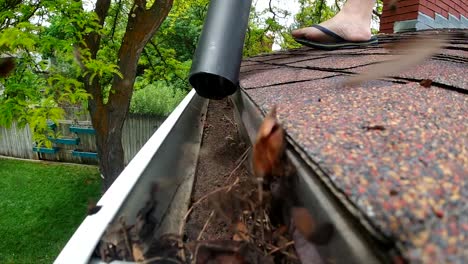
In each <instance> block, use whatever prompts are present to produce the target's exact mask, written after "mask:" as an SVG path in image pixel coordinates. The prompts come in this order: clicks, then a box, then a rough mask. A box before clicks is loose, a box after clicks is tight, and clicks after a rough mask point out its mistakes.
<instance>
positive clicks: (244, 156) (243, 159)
mask: <svg viewBox="0 0 468 264" xmlns="http://www.w3.org/2000/svg"><path fill="white" fill-rule="evenodd" d="M250 148H251V147H248V148H247V149H246V150H245V152H244V153H243V154H242V155H241V160H240V161H239V163H238V164H237V166H236V167H235V168H234V169H233V170H232V171H231V173H230V174H229V176H228V177H227V178H226V182H227V181H229V179H231V177H232V175H234V172H236V171H237V170H238V169H239V168H240V166H241V165H242V164H243V163H244V161H245V160H246V159H247V157H248V156H249V155H247V153H248V152H249V150H250Z"/></svg>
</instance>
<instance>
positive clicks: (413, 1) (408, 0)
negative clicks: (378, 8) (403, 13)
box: [382, 0, 419, 11]
mask: <svg viewBox="0 0 468 264" xmlns="http://www.w3.org/2000/svg"><path fill="white" fill-rule="evenodd" d="M384 2H387V1H384ZM387 3H388V2H387ZM412 5H419V1H418V0H403V1H398V2H397V4H396V8H397V11H398V9H399V8H402V7H405V6H412ZM391 10H392V9H391V8H390V5H389V4H385V3H384V6H383V9H382V11H391Z"/></svg>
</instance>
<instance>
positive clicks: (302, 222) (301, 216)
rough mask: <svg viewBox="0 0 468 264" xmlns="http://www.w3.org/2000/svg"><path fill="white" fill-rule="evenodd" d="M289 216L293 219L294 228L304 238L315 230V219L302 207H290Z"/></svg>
mask: <svg viewBox="0 0 468 264" xmlns="http://www.w3.org/2000/svg"><path fill="white" fill-rule="evenodd" d="M291 217H292V219H293V221H294V225H295V226H296V229H297V230H298V231H299V232H300V233H301V234H302V235H303V236H304V237H306V238H308V237H310V236H312V235H313V234H314V232H315V231H316V227H317V226H316V223H315V220H314V219H313V218H312V215H310V213H309V211H308V210H307V209H306V208H304V207H293V208H292V209H291Z"/></svg>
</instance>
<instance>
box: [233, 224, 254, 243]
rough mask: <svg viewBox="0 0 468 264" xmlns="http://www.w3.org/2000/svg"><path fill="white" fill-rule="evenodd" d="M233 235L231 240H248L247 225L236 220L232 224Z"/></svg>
mask: <svg viewBox="0 0 468 264" xmlns="http://www.w3.org/2000/svg"><path fill="white" fill-rule="evenodd" d="M234 232H235V234H234V236H233V238H232V239H233V240H234V241H249V240H250V236H249V230H248V229H247V226H245V224H244V223H242V222H237V223H236V224H235V225H234Z"/></svg>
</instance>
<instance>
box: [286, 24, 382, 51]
mask: <svg viewBox="0 0 468 264" xmlns="http://www.w3.org/2000/svg"><path fill="white" fill-rule="evenodd" d="M312 27H314V28H316V29H318V30H320V31H322V32H323V33H324V34H326V35H328V36H330V37H332V38H334V39H335V40H336V41H335V42H316V41H312V40H308V39H304V38H295V39H294V40H295V41H297V42H299V43H301V44H302V45H304V46H307V47H311V48H316V49H321V50H335V49H340V48H355V47H365V46H369V45H374V44H377V43H378V39H377V37H376V36H372V37H371V38H370V39H368V40H365V41H349V40H346V39H344V38H342V37H340V36H338V35H337V34H336V33H335V32H333V31H331V30H329V29H328V28H325V27H322V26H320V25H312Z"/></svg>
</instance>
